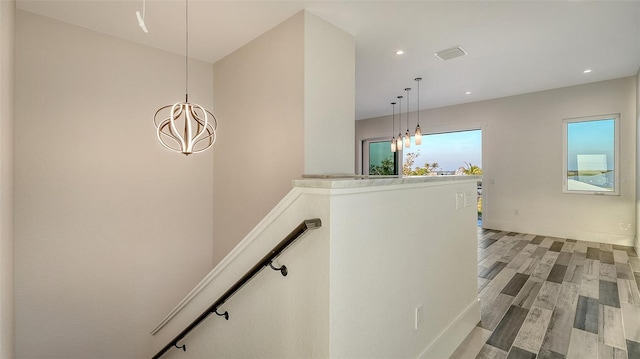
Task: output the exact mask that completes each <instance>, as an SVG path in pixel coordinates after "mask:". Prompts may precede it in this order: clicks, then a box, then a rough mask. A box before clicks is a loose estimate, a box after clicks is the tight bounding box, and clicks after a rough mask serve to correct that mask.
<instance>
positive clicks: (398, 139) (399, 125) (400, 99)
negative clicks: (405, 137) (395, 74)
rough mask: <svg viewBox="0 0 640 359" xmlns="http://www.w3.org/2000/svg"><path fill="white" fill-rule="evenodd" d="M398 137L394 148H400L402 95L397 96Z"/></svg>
mask: <svg viewBox="0 0 640 359" xmlns="http://www.w3.org/2000/svg"><path fill="white" fill-rule="evenodd" d="M398 130H399V132H398V138H396V149H397V150H398V151H400V150H401V149H402V96H398Z"/></svg>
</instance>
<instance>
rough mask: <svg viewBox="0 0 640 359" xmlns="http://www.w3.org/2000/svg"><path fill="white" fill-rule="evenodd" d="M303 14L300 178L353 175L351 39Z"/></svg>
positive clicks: (318, 20) (309, 14)
mask: <svg viewBox="0 0 640 359" xmlns="http://www.w3.org/2000/svg"><path fill="white" fill-rule="evenodd" d="M304 14H305V27H304V29H305V37H304V94H305V96H304V174H305V175H326V174H351V175H353V173H354V172H353V168H354V158H355V153H354V152H353V145H352V144H353V142H352V141H353V136H354V134H355V125H354V123H353V122H354V120H355V102H356V100H355V43H354V38H353V36H352V35H350V34H348V33H346V32H344V31H342V30H340V29H338V28H337V27H335V26H333V25H331V24H329V23H328V22H326V21H324V20H322V19H320V18H319V17H317V16H315V15H313V14H311V13H309V12H305V13H304Z"/></svg>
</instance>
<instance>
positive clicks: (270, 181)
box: [213, 11, 355, 263]
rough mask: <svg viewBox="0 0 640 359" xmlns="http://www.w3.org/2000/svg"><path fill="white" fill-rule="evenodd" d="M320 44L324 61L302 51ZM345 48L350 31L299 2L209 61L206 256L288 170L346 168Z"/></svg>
mask: <svg viewBox="0 0 640 359" xmlns="http://www.w3.org/2000/svg"><path fill="white" fill-rule="evenodd" d="M310 47H313V50H311V49H310ZM322 51H326V52H327V54H324V55H323V56H322V58H323V59H324V58H326V57H327V56H331V57H333V59H332V61H328V63H327V64H326V66H325V67H323V66H321V64H320V63H317V62H316V61H314V60H312V59H310V57H312V56H316V52H322ZM339 51H342V52H340V53H339ZM353 52H354V49H353V38H352V37H351V36H350V35H348V34H346V33H344V32H343V31H341V30H338V29H336V28H335V27H333V26H331V25H330V24H328V23H326V22H324V21H323V20H321V19H319V18H317V17H315V16H314V15H311V14H308V13H306V12H304V11H303V12H300V13H298V14H296V15H294V16H292V17H291V18H289V19H288V20H286V21H285V22H283V23H281V24H280V25H278V26H276V27H275V28H273V29H271V30H269V31H268V32H266V33H265V34H263V35H262V36H260V37H258V38H256V39H255V40H253V41H252V42H250V43H248V44H247V45H245V46H243V47H242V48H240V49H239V50H237V51H235V52H234V53H232V54H231V55H229V56H227V57H225V58H224V59H222V60H220V61H218V62H217V63H215V64H214V67H213V68H214V69H213V71H214V94H215V96H214V102H215V113H216V115H217V116H218V118H219V120H220V125H219V140H218V142H217V143H216V145H215V149H214V167H215V170H214V174H213V176H214V182H213V183H214V203H215V206H214V216H213V224H214V229H215V232H214V253H213V255H214V261H215V263H218V262H219V261H220V260H221V259H222V258H223V257H224V256H225V255H227V253H229V252H230V251H231V249H232V248H233V247H234V246H235V245H236V244H238V242H240V240H242V238H244V236H245V235H246V234H247V233H249V231H250V230H251V229H252V228H253V227H254V226H255V225H256V224H257V223H258V222H259V221H260V220H261V219H262V218H263V217H264V215H265V214H267V213H268V211H269V210H271V208H273V206H274V205H275V204H276V203H278V201H279V200H280V199H282V197H284V195H285V194H286V193H287V192H288V191H289V190H290V189H291V180H292V179H296V178H300V177H301V176H302V174H303V173H305V172H307V171H309V172H310V174H326V173H345V172H351V169H352V168H353V156H352V154H353V144H352V143H353V142H352V141H353V136H352V134H353V133H354V129H353V126H354V125H353V121H352V120H353V113H354V108H353V106H354V105H353V99H354V91H355V90H354V87H353V81H354V79H353V71H354V70H353V66H354V65H353V63H354V55H353ZM327 102H333V103H332V104H328V103H327ZM331 106H333V107H334V109H333V110H331V109H328V108H330V107H331ZM345 135H346V137H344V138H343V136H345ZM331 161H333V162H331ZM320 172H322V173H320Z"/></svg>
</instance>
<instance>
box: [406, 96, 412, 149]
mask: <svg viewBox="0 0 640 359" xmlns="http://www.w3.org/2000/svg"><path fill="white" fill-rule="evenodd" d="M404 90H405V91H406V92H407V132H405V133H404V147H405V148H409V147H411V134H410V133H409V91H411V88H410V87H407V88H405V89H404Z"/></svg>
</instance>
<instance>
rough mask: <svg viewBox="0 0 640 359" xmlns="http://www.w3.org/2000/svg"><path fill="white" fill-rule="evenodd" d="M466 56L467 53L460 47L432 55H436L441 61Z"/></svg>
mask: <svg viewBox="0 0 640 359" xmlns="http://www.w3.org/2000/svg"><path fill="white" fill-rule="evenodd" d="M466 54H467V52H466V51H464V50H463V49H461V48H460V47H452V48H450V49H446V50H442V51H438V52H436V53H435V54H434V55H436V56H437V57H438V58H439V59H440V60H442V61H447V60H451V59H453V58H456V57H460V56H463V55H466Z"/></svg>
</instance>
